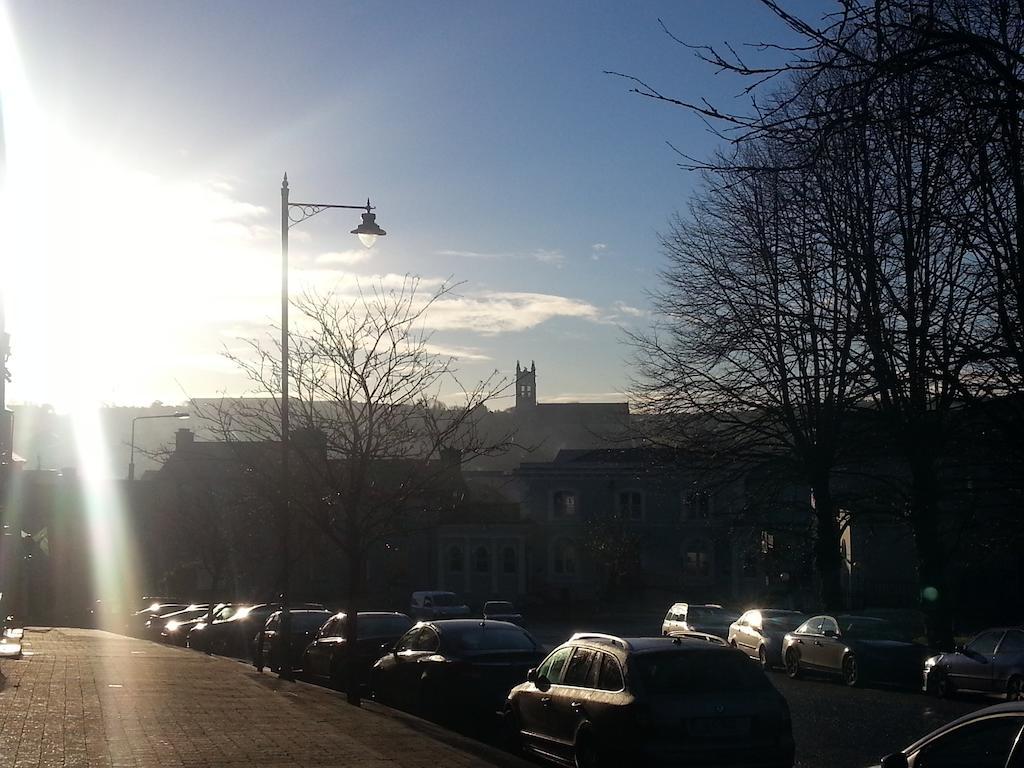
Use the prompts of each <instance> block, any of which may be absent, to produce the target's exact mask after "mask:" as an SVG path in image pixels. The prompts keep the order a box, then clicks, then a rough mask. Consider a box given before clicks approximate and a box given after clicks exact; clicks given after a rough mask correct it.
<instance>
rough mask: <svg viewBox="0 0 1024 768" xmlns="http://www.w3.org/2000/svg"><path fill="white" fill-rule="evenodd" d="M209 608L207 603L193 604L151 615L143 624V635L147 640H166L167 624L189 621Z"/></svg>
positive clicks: (199, 616) (204, 613)
mask: <svg viewBox="0 0 1024 768" xmlns="http://www.w3.org/2000/svg"><path fill="white" fill-rule="evenodd" d="M209 608H210V607H209V606H208V605H195V604H193V605H190V606H188V607H186V608H181V609H179V610H176V611H171V612H169V613H161V614H160V615H158V616H153V617H152V618H151V619H148V620H147V621H146V623H145V625H144V626H143V636H144V637H145V638H146V639H147V640H154V641H166V639H167V633H166V629H167V625H168V624H170V623H171V622H182V621H191V620H193V619H199V618H202V617H203V616H205V615H206V612H207V611H208V610H209Z"/></svg>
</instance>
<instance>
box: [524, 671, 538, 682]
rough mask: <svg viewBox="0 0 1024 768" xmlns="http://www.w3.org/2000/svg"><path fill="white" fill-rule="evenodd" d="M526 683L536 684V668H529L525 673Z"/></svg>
mask: <svg viewBox="0 0 1024 768" xmlns="http://www.w3.org/2000/svg"><path fill="white" fill-rule="evenodd" d="M526 682H528V683H536V682H537V669H536V667H533V668H531V669H530V670H529V671H528V672H527V673H526Z"/></svg>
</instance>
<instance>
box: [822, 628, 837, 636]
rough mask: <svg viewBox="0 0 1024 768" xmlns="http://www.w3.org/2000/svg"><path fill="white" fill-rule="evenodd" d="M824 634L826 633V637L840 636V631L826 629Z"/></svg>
mask: <svg viewBox="0 0 1024 768" xmlns="http://www.w3.org/2000/svg"><path fill="white" fill-rule="evenodd" d="M822 634H824V635H825V637H839V633H838V632H836V631H835V630H834V629H826V630H825V631H824V632H823V633H822Z"/></svg>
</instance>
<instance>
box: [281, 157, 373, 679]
mask: <svg viewBox="0 0 1024 768" xmlns="http://www.w3.org/2000/svg"><path fill="white" fill-rule="evenodd" d="M328 208H343V209H346V210H354V211H363V214H362V216H363V220H362V222H361V223H360V224H359V226H357V227H356V228H355V229H353V230H352V231H351V234H353V235H358V236H359V240H360V242H362V244H363V245H364V246H366V247H367V248H370V247H372V246H373V244H374V243H375V242H376V241H377V238H378V237H382V236H384V235H386V234H387V232H385V231H384V230H383V229H381V228H380V227H379V226H378V225H377V216H376V214H374V213H373V210H374V207H373V206H372V205H370V199H369V198H367V199H366V205H336V204H329V203H295V202H292V201H291V200H289V197H288V174H287V173H286V174H285V175H284V179H283V180H282V181H281V499H280V512H279V516H280V519H279V520H278V525H279V528H280V530H279V531H278V536H279V538H280V542H281V544H280V546H281V574H280V577H279V578H280V586H281V617H280V624H279V626H280V637H282V638H283V639H284V642H283V643H276V644H275V648H282V646H283V648H282V650H281V653H282V654H283V657H282V659H281V660H280V663H279V664H278V668H279V669H280V672H279V674H280V676H281V677H283V678H285V679H289V680H290V679H291V678H292V671H291V664H290V663H289V658H290V656H289V651H290V646H291V614H290V611H289V607H288V600H289V594H288V592H289V579H290V573H289V571H290V570H291V564H290V558H291V553H290V551H289V548H290V543H289V539H290V535H289V534H290V527H291V517H290V514H291V511H290V503H291V476H290V473H289V468H288V464H289V454H290V453H291V448H290V445H289V443H290V437H289V422H288V378H289V369H288V231H289V230H290V229H291V228H292V227H294V226H295V225H296V224H301V223H302V222H304V221H305V220H306V219H309V218H312V217H313V216H316V215H317V214H318V213H320V212H321V211H325V210H327V209H328Z"/></svg>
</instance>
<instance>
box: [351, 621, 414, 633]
mask: <svg viewBox="0 0 1024 768" xmlns="http://www.w3.org/2000/svg"><path fill="white" fill-rule="evenodd" d="M411 626H412V620H411V619H409V618H408V617H406V616H360V617H359V626H358V627H357V632H358V633H359V636H360V637H397V636H398V635H401V634H403V633H405V631H406V630H408V629H409V627H411Z"/></svg>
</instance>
